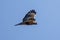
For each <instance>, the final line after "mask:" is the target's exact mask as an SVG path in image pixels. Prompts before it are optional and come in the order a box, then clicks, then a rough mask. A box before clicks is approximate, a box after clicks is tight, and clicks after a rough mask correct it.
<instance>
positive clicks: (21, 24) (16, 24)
mask: <svg viewBox="0 0 60 40" xmlns="http://www.w3.org/2000/svg"><path fill="white" fill-rule="evenodd" d="M22 24H23V23H22V22H21V23H18V24H16V25H15V26H18V25H22Z"/></svg>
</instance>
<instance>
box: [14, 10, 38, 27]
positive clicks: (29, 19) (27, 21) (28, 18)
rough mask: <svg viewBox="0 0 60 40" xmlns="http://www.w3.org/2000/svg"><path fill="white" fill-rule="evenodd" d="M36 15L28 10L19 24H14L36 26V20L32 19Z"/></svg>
mask: <svg viewBox="0 0 60 40" xmlns="http://www.w3.org/2000/svg"><path fill="white" fill-rule="evenodd" d="M35 15H36V11H35V10H30V11H29V12H28V13H27V14H26V15H25V17H24V18H23V20H22V22H21V23H18V24H16V25H15V26H17V25H35V24H37V22H36V19H35V18H34V17H35Z"/></svg>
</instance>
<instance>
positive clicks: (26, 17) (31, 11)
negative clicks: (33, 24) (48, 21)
mask: <svg viewBox="0 0 60 40" xmlns="http://www.w3.org/2000/svg"><path fill="white" fill-rule="evenodd" d="M35 15H36V12H35V10H30V11H29V12H28V13H27V14H26V15H25V17H24V18H23V22H25V21H27V20H31V19H32V20H35V19H34V16H35Z"/></svg>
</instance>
